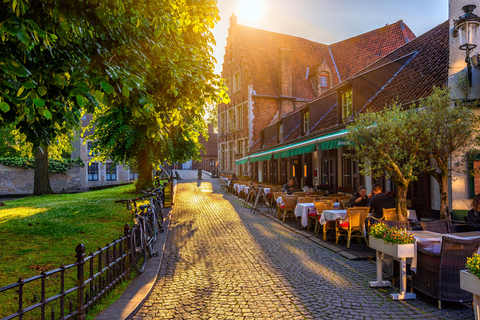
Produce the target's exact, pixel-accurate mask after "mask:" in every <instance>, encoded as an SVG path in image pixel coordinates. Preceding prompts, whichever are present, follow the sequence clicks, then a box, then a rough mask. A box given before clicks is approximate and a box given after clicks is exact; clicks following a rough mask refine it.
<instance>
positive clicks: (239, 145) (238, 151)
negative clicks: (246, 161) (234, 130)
mask: <svg viewBox="0 0 480 320" xmlns="http://www.w3.org/2000/svg"><path fill="white" fill-rule="evenodd" d="M242 151H243V140H237V149H236V150H235V153H236V154H242Z"/></svg>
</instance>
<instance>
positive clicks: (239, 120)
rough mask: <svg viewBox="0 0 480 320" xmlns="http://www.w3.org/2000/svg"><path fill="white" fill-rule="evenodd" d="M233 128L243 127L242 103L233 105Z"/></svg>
mask: <svg viewBox="0 0 480 320" xmlns="http://www.w3.org/2000/svg"><path fill="white" fill-rule="evenodd" d="M235 129H237V130H239V129H243V103H242V104H239V105H237V106H236V107H235Z"/></svg>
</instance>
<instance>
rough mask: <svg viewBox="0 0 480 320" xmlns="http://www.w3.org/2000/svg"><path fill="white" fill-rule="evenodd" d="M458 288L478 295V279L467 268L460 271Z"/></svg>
mask: <svg viewBox="0 0 480 320" xmlns="http://www.w3.org/2000/svg"><path fill="white" fill-rule="evenodd" d="M460 288H462V289H463V290H465V291H468V292H471V293H473V294H476V295H477V296H480V279H479V278H478V277H477V276H476V275H474V274H473V273H470V272H468V271H467V270H461V271H460Z"/></svg>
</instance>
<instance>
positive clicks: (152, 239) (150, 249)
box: [145, 219, 157, 258]
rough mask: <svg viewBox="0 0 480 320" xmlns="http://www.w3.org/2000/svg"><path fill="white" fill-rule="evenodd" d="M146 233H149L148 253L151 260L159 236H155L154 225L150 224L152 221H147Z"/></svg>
mask: <svg viewBox="0 0 480 320" xmlns="http://www.w3.org/2000/svg"><path fill="white" fill-rule="evenodd" d="M145 229H146V230H145V231H146V233H147V245H146V247H147V251H148V256H149V258H151V257H152V255H153V253H154V250H153V244H154V243H155V242H156V241H157V236H156V234H155V229H154V228H153V226H152V224H151V223H150V219H147V220H145Z"/></svg>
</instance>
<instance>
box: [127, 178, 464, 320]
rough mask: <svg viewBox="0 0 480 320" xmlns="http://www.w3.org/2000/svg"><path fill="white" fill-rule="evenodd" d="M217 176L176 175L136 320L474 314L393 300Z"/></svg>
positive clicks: (362, 267)
mask: <svg viewBox="0 0 480 320" xmlns="http://www.w3.org/2000/svg"><path fill="white" fill-rule="evenodd" d="M219 187H220V186H219V184H218V183H217V181H216V180H209V181H201V182H192V181H190V182H188V181H180V183H179V185H178V189H177V197H176V203H175V208H174V214H173V221H172V224H171V230H170V232H169V236H168V239H167V244H166V252H165V258H164V261H163V265H162V267H161V271H160V275H159V280H158V281H157V283H156V285H155V288H154V291H153V292H152V294H151V296H150V298H149V300H148V301H147V302H146V303H145V304H144V306H143V308H142V309H141V310H140V311H139V312H138V314H137V315H136V316H135V319H424V318H428V319H473V312H472V309H471V307H469V305H467V304H454V303H451V304H448V303H443V305H444V308H443V309H442V310H438V309H437V308H436V307H435V306H436V301H435V300H432V299H428V298H425V297H419V298H418V299H416V300H408V301H392V300H390V299H389V293H390V292H392V291H390V290H393V289H389V290H383V289H371V288H369V287H368V282H369V281H371V280H372V279H375V265H374V263H372V262H371V261H365V260H362V261H353V260H348V259H345V258H343V257H341V256H339V255H338V254H336V253H334V252H332V251H330V250H328V249H325V248H323V247H321V246H319V245H318V244H316V243H314V242H312V241H310V240H308V239H307V238H305V237H304V236H302V235H299V234H296V233H292V232H291V231H289V230H287V229H285V228H284V227H282V226H281V225H280V224H278V223H277V222H275V221H273V220H272V219H269V218H267V217H265V216H263V215H261V214H258V213H257V214H252V213H250V210H249V209H246V208H243V206H242V203H241V202H240V201H238V200H236V199H235V198H234V197H232V196H230V195H228V194H224V193H221V192H219V191H218V189H219Z"/></svg>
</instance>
